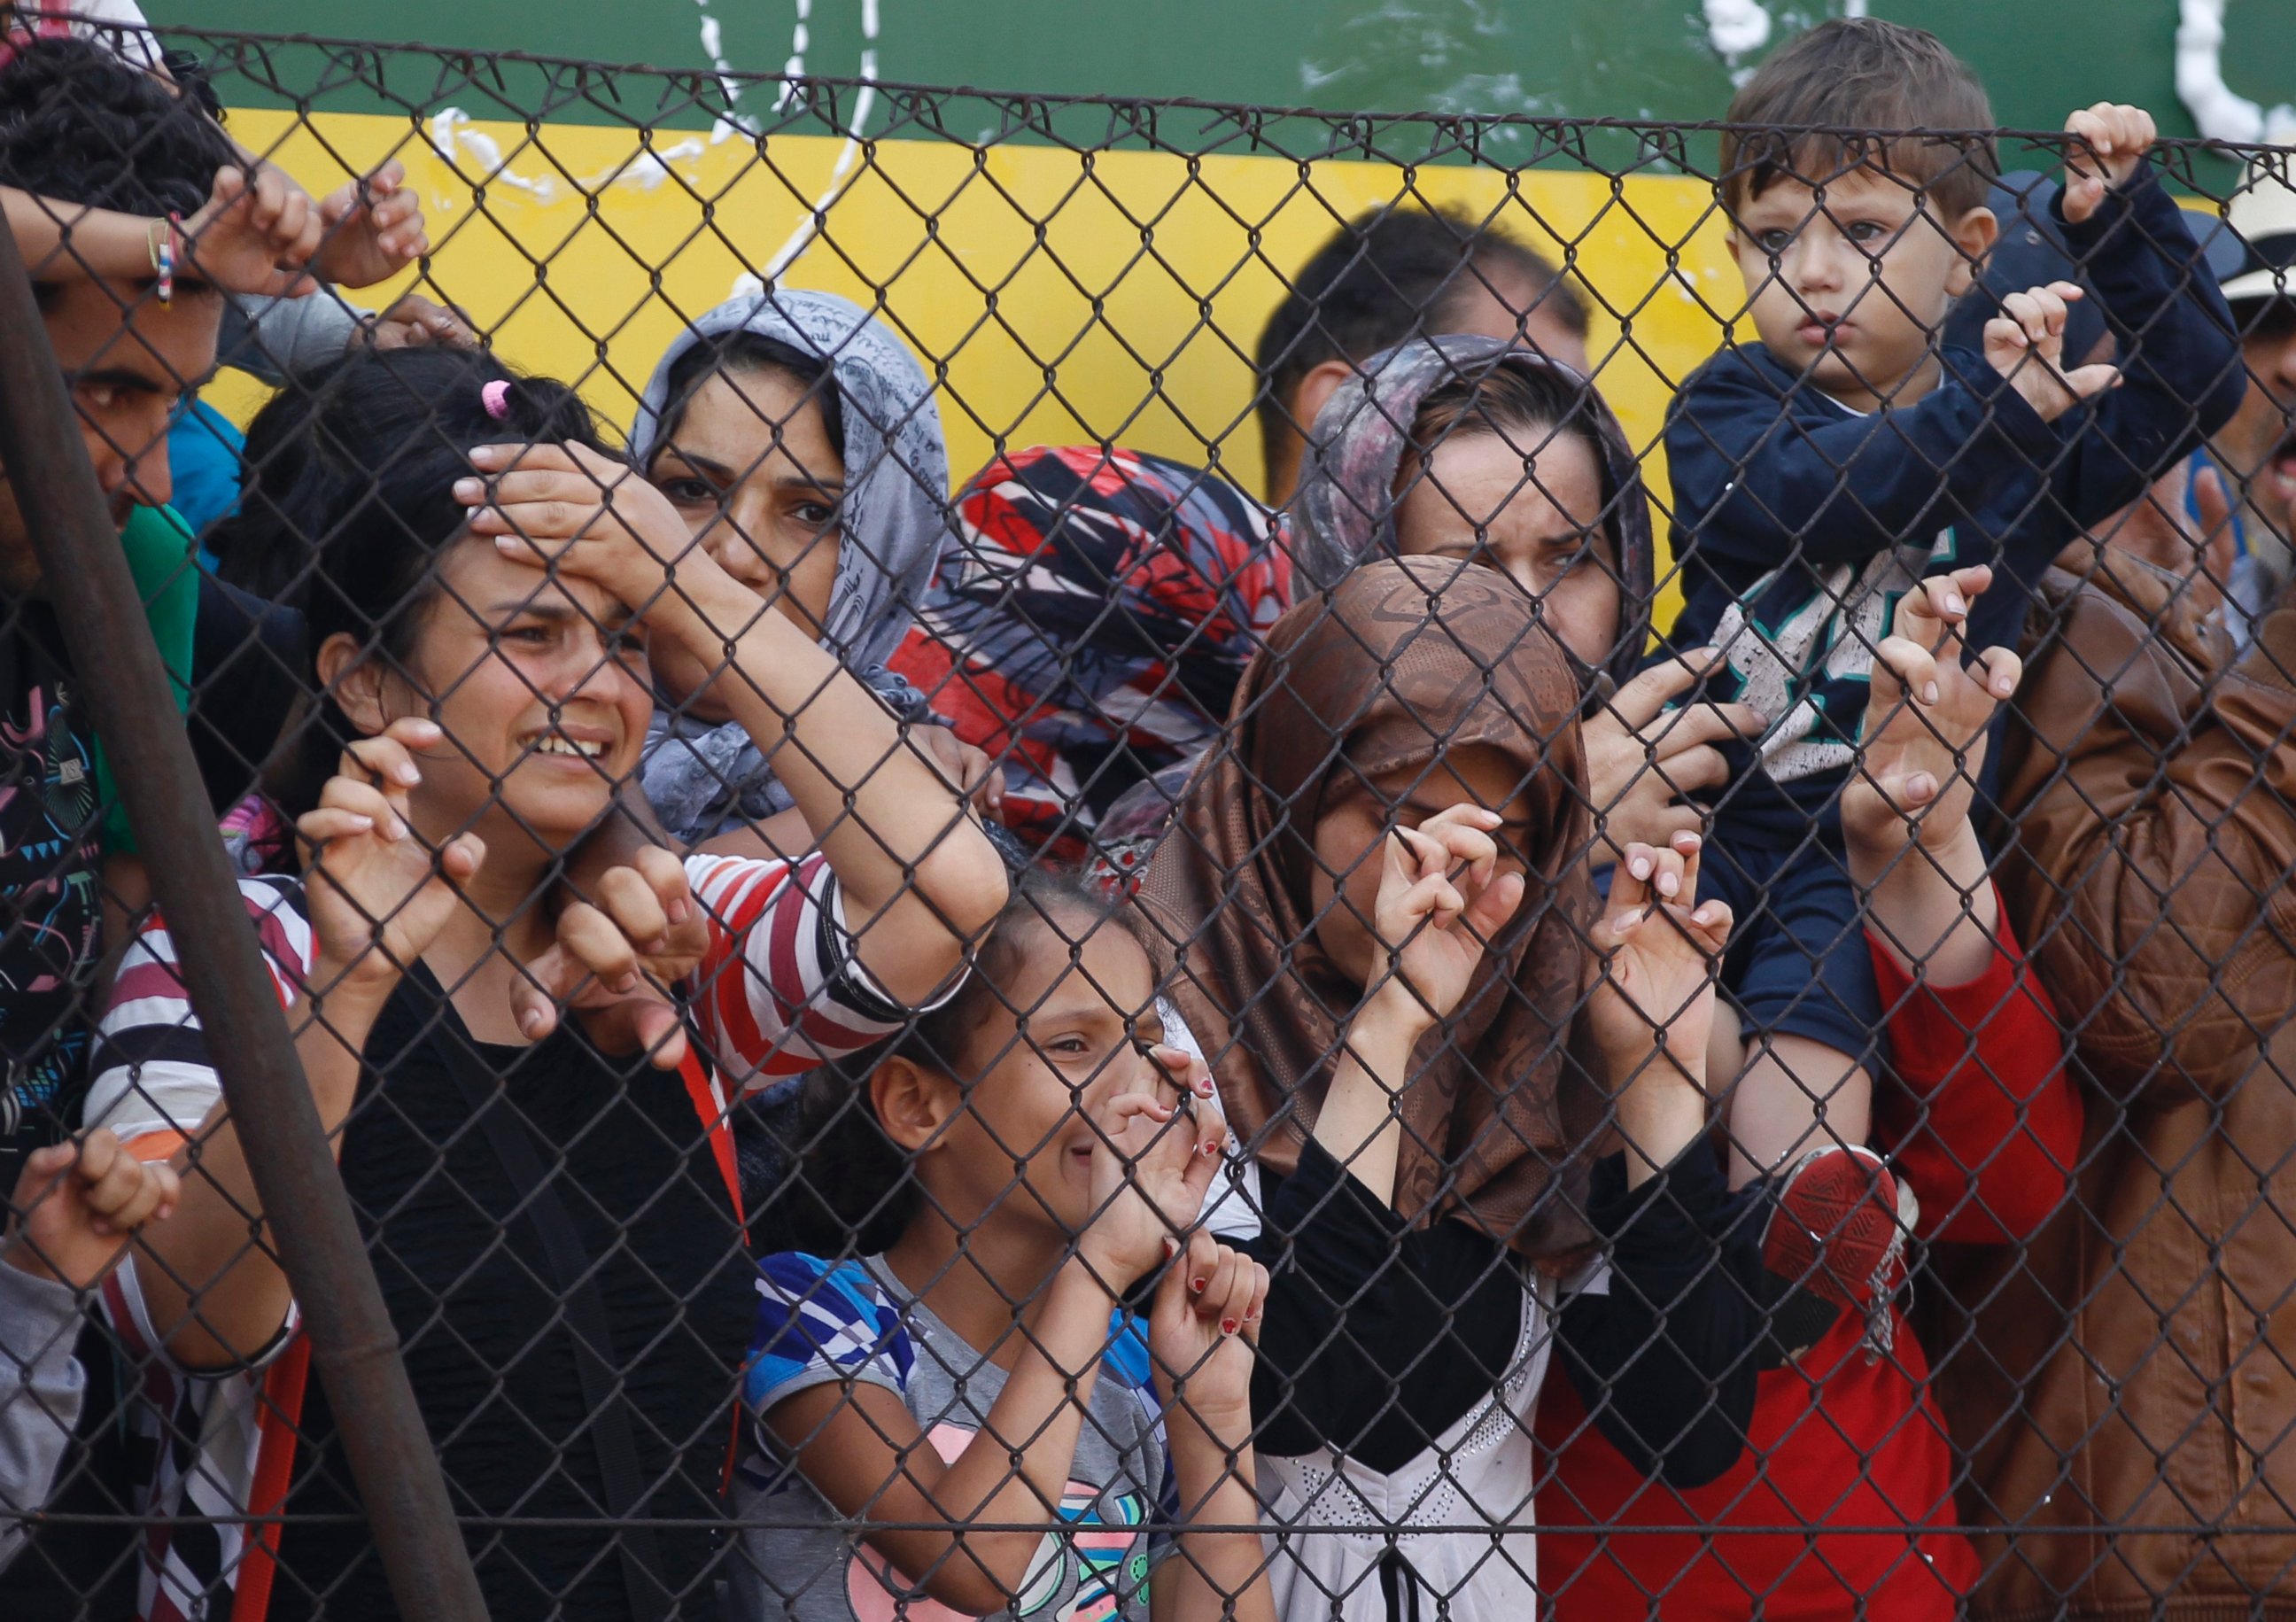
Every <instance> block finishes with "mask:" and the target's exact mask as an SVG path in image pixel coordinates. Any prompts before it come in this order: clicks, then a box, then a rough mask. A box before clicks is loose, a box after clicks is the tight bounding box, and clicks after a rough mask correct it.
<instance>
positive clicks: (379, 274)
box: [311, 158, 430, 287]
mask: <svg viewBox="0 0 2296 1622" xmlns="http://www.w3.org/2000/svg"><path fill="white" fill-rule="evenodd" d="M317 209H318V217H319V225H320V228H321V231H322V233H323V234H322V236H321V238H320V242H319V249H318V251H317V253H316V254H315V255H313V256H312V258H311V268H312V270H313V271H315V272H316V273H317V274H318V275H319V276H320V277H322V278H323V279H324V280H326V281H329V282H332V283H337V284H338V285H340V286H342V287H373V285H374V284H375V283H378V282H384V281H388V280H389V279H390V278H391V277H392V276H395V275H397V274H398V273H399V272H400V271H402V270H404V269H406V266H409V265H410V264H412V263H414V260H416V259H418V258H421V257H422V255H423V254H425V253H428V252H429V251H430V238H429V237H428V236H427V235H425V234H424V233H423V229H422V198H421V197H420V196H418V195H417V194H416V193H415V191H414V187H412V186H410V185H408V184H406V165H405V164H402V163H400V162H399V161H398V160H397V159H396V158H394V159H392V160H390V161H389V162H388V163H386V164H384V165H383V166H382V167H381V168H379V169H377V170H375V171H374V173H373V174H372V175H368V176H365V177H363V178H361V179H358V180H348V181H345V182H344V183H343V184H341V185H340V186H338V187H337V188H336V189H335V190H333V191H332V192H330V193H327V195H326V196H325V197H324V198H322V199H320V200H319V202H318V204H317Z"/></svg>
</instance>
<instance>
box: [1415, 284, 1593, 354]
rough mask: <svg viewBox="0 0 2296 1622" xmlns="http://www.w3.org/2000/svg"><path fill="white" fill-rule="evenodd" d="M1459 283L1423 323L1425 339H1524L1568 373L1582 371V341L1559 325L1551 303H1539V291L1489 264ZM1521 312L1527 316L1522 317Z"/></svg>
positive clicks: (1583, 345) (1583, 352)
mask: <svg viewBox="0 0 2296 1622" xmlns="http://www.w3.org/2000/svg"><path fill="white" fill-rule="evenodd" d="M1460 280H1461V282H1462V283H1464V285H1462V286H1460V287H1458V288H1456V289H1455V290H1454V291H1453V293H1452V295H1451V297H1450V299H1448V300H1447V301H1446V302H1445V304H1444V305H1443V307H1442V310H1441V312H1440V316H1441V318H1440V319H1439V320H1436V321H1431V322H1430V323H1429V324H1428V326H1427V332H1428V335H1429V336H1431V337H1433V336H1437V335H1439V334H1442V333H1446V332H1465V333H1469V334H1471V335H1472V336H1474V337H1477V338H1503V339H1509V340H1518V341H1521V340H1528V341H1529V345H1530V347H1531V348H1534V349H1537V350H1538V352H1539V353H1540V354H1541V355H1544V356H1548V357H1549V358H1551V359H1554V360H1559V361H1561V362H1562V364H1563V365H1566V366H1569V367H1570V368H1571V369H1572V370H1573V371H1577V372H1584V371H1586V370H1587V340H1585V339H1583V338H1581V337H1579V334H1578V333H1576V332H1572V331H1571V330H1570V328H1569V327H1567V326H1565V325H1563V324H1562V321H1561V319H1560V318H1558V317H1557V316H1556V315H1554V310H1553V307H1552V305H1551V303H1547V302H1542V301H1541V300H1540V299H1539V289H1538V288H1537V287H1535V286H1533V285H1532V284H1531V283H1529V281H1528V280H1526V279H1525V278H1524V277H1523V276H1522V275H1521V274H1519V273H1517V272H1515V271H1513V270H1510V269H1509V268H1507V267H1506V266H1505V265H1494V266H1486V267H1484V269H1483V272H1482V274H1480V275H1479V276H1466V277H1462V278H1461V279H1460ZM1526 310H1528V311H1529V315H1527V316H1526V315H1524V314H1523V312H1524V311H1526Z"/></svg>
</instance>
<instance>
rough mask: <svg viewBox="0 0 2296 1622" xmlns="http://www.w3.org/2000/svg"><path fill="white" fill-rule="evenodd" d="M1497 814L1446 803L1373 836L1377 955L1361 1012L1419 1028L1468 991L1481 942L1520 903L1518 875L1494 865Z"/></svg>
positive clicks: (1480, 955) (1444, 1013)
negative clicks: (1377, 865)
mask: <svg viewBox="0 0 2296 1622" xmlns="http://www.w3.org/2000/svg"><path fill="white" fill-rule="evenodd" d="M1501 820H1502V819H1501V818H1500V816H1499V814H1498V813H1497V812H1496V811H1489V810H1486V809H1485V808H1484V807H1481V806H1477V805H1466V804H1462V805H1456V806H1451V807H1447V808H1446V809H1444V810H1441V811H1439V812H1437V813H1436V814H1435V815H1433V816H1431V817H1429V818H1428V819H1427V820H1426V821H1425V822H1423V823H1420V824H1419V826H1418V827H1416V828H1400V827H1399V828H1398V829H1396V830H1395V831H1394V832H1392V833H1390V835H1389V836H1388V837H1387V839H1386V840H1384V841H1383V842H1382V847H1381V855H1380V860H1381V864H1382V865H1381V870H1380V877H1379V898H1378V900H1377V901H1376V902H1375V903H1374V907H1373V918H1372V935H1373V938H1374V941H1375V942H1376V943H1377V945H1378V946H1379V948H1380V953H1381V961H1379V962H1378V963H1376V964H1375V965H1374V968H1373V971H1372V974H1373V979H1372V983H1371V984H1370V985H1369V986H1368V987H1366V988H1365V989H1366V992H1367V994H1368V995H1366V996H1365V1012H1366V1014H1370V1015H1373V1016H1374V1017H1380V1018H1387V1019H1392V1020H1396V1021H1397V1022H1398V1024H1399V1025H1402V1026H1404V1027H1406V1028H1410V1029H1413V1030H1423V1029H1425V1028H1427V1027H1428V1026H1430V1025H1432V1024H1434V1023H1436V1022H1437V1021H1439V1020H1442V1019H1444V1018H1445V1017H1447V1015H1448V1014H1449V1013H1450V1012H1451V1011H1452V1010H1453V1009H1455V1008H1456V1007H1457V1006H1458V1005H1459V999H1460V998H1462V997H1464V996H1465V995H1467V985H1468V982H1469V981H1471V980H1472V979H1473V978H1474V973H1475V966H1476V965H1477V964H1478V963H1481V962H1482V961H1483V953H1484V951H1485V949H1486V948H1487V947H1488V945H1489V943H1490V941H1491V939H1492V938H1494V937H1495V936H1497V934H1498V932H1499V931H1500V930H1503V929H1505V927H1506V923H1507V921H1508V920H1509V919H1511V918H1513V916H1514V913H1515V908H1517V907H1518V906H1520V905H1522V895H1523V880H1522V875H1521V873H1518V872H1500V871H1499V865H1498V863H1499V848H1498V842H1497V840H1494V839H1492V838H1491V831H1492V830H1494V829H1496V828H1497V827H1498V826H1499V823H1500V822H1501ZM1334 905H1341V906H1344V905H1347V903H1346V901H1345V900H1344V899H1341V900H1339V901H1337V902H1335V903H1334Z"/></svg>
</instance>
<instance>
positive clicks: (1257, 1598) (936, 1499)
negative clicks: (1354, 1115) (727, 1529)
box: [734, 873, 1274, 1622]
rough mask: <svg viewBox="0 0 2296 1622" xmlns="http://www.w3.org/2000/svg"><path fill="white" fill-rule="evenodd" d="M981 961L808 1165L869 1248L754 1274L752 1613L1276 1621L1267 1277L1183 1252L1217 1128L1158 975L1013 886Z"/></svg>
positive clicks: (1111, 918) (1048, 892)
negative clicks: (1259, 1371)
mask: <svg viewBox="0 0 2296 1622" xmlns="http://www.w3.org/2000/svg"><path fill="white" fill-rule="evenodd" d="M976 961H977V963H979V965H980V967H979V969H978V970H977V971H976V973H975V975H974V977H973V979H972V980H971V981H970V982H969V983H968V984H967V985H966V986H964V987H963V989H962V990H961V991H960V992H959V993H958V994H957V995H955V997H954V998H952V999H950V1000H949V1001H948V1002H947V1004H944V1005H943V1006H942V1007H940V1008H939V1009H938V1010H936V1011H934V1012H931V1013H930V1014H928V1015H926V1016H924V1017H923V1018H922V1019H921V1020H919V1021H918V1023H917V1025H916V1026H915V1027H914V1029H913V1030H912V1032H911V1034H910V1035H909V1036H906V1038H905V1039H903V1040H902V1041H901V1042H900V1043H899V1044H898V1046H897V1047H896V1048H895V1049H894V1050H893V1051H892V1052H891V1053H890V1054H889V1055H888V1056H886V1057H885V1058H884V1059H882V1060H881V1061H879V1063H878V1065H877V1066H876V1068H875V1069H874V1070H873V1073H872V1075H871V1077H870V1078H869V1082H868V1085H867V1088H866V1090H865V1094H862V1095H859V1096H857V1097H852V1098H849V1099H847V1100H844V1101H842V1104H841V1107H842V1110H844V1111H847V1112H849V1124H850V1125H851V1126H853V1127H855V1128H856V1129H855V1130H849V1131H847V1132H845V1133H843V1134H841V1135H840V1134H836V1133H832V1134H830V1135H828V1137H827V1138H825V1139H824V1142H825V1143H831V1144H835V1145H837V1147H833V1148H831V1149H829V1150H828V1151H826V1152H817V1153H816V1154H815V1156H814V1157H813V1159H812V1167H811V1169H812V1172H813V1175H814V1176H815V1178H816V1182H815V1187H816V1190H817V1191H820V1192H824V1193H830V1192H832V1190H831V1189H830V1188H829V1187H828V1184H830V1183H831V1182H832V1180H833V1182H834V1184H835V1188H834V1190H833V1194H834V1197H835V1199H836V1202H837V1203H839V1204H840V1206H841V1207H842V1208H845V1209H847V1210H849V1211H852V1212H855V1213H858V1214H872V1215H873V1216H874V1217H875V1218H876V1220H874V1221H873V1222H871V1223H869V1224H867V1226H868V1227H870V1228H873V1229H875V1230H876V1232H875V1233H867V1234H866V1235H865V1237H866V1238H870V1239H873V1238H876V1237H879V1236H880V1235H883V1236H885V1238H886V1242H885V1244H884V1248H883V1249H881V1250H880V1251H878V1252H877V1253H875V1254H872V1255H867V1256H865V1257H862V1258H860V1259H857V1260H845V1261H837V1262H832V1261H829V1260H824V1259H822V1258H820V1257H813V1256H807V1255H803V1254H799V1253H797V1252H783V1253H780V1254H777V1255H773V1256H768V1257H764V1258H763V1259H762V1260H761V1261H760V1263H759V1264H758V1274H759V1278H758V1295H759V1298H760V1305H759V1307H758V1328H757V1334H756V1338H755V1340H754V1343H753V1346H752V1355H751V1358H750V1364H749V1365H748V1368H747V1371H746V1373H745V1376H744V1385H743V1396H744V1398H745V1401H746V1405H747V1406H748V1408H749V1411H750V1415H751V1421H750V1424H749V1426H748V1427H747V1430H748V1433H749V1434H748V1438H747V1445H746V1447H745V1451H744V1454H743V1456H742V1460H741V1462H740V1465H739V1468H738V1470H737V1472H736V1482H735V1510H736V1516H735V1519H736V1520H737V1522H738V1523H739V1525H740V1528H741V1545H742V1546H741V1549H740V1552H739V1553H738V1555H737V1557H736V1559H735V1561H734V1588H735V1591H736V1593H738V1594H740V1595H741V1597H742V1607H741V1611H742V1614H743V1615H746V1616H751V1617H760V1618H762V1617H766V1616H787V1617H791V1618H802V1619H803V1622H895V1618H907V1619H909V1622H947V1618H951V1617H952V1616H954V1615H963V1616H968V1617H980V1616H988V1615H997V1616H1007V1617H1030V1618H1037V1617H1042V1618H1046V1622H1102V1619H1103V1618H1114V1617H1118V1616H1121V1617H1123V1618H1128V1619H1130V1622H1177V1619H1178V1618H1194V1617H1199V1616H1201V1617H1204V1618H1214V1617H1221V1616H1226V1615H1233V1616H1234V1618H1237V1622H1273V1615H1274V1613H1273V1609H1272V1606H1271V1604H1270V1602H1269V1600H1268V1596H1267V1582H1266V1578H1265V1577H1264V1576H1263V1575H1262V1567H1263V1565H1264V1563H1265V1558H1264V1555H1263V1552H1262V1550H1261V1547H1260V1539H1259V1535H1258V1533H1257V1531H1256V1530H1254V1529H1252V1528H1255V1526H1256V1523H1257V1521H1258V1519H1259V1504H1258V1503H1257V1501H1256V1499H1255V1497H1254V1495H1253V1491H1252V1486H1251V1483H1252V1473H1253V1463H1252V1454H1251V1364H1252V1353H1251V1341H1252V1339H1253V1335H1254V1332H1255V1326H1256V1325H1257V1323H1258V1321H1259V1309H1260V1303H1261V1301H1262V1299H1263V1298H1264V1297H1265V1295H1266V1291H1267V1274H1266V1272H1265V1270H1263V1269H1262V1268H1260V1267H1259V1266H1258V1265H1257V1264H1255V1263H1253V1262H1252V1261H1251V1259H1250V1258H1248V1257H1243V1256H1242V1255H1240V1254H1238V1253H1237V1252H1235V1251H1234V1250H1231V1249H1228V1248H1227V1247H1226V1246H1225V1245H1222V1244H1219V1243H1218V1241H1215V1240H1213V1239H1212V1238H1211V1237H1210V1235H1209V1233H1203V1232H1198V1231H1193V1230H1194V1229H1195V1226H1196V1222H1197V1216H1198V1214H1199V1212H1200V1210H1201V1207H1202V1204H1203V1200H1204V1194H1205V1191H1206V1190H1207V1189H1208V1188H1209V1187H1210V1184H1211V1181H1212V1178H1213V1176H1214V1174H1215V1173H1216V1172H1217V1171H1218V1168H1219V1166H1220V1153H1221V1150H1222V1147H1223V1145H1224V1144H1225V1143H1226V1135H1227V1133H1226V1124H1225V1123H1224V1122H1223V1121H1222V1119H1221V1118H1220V1117H1219V1115H1218V1108H1217V1104H1216V1102H1214V1098H1213V1088H1212V1085H1211V1078H1210V1074H1209V1072H1208V1071H1206V1070H1205V1069H1204V1067H1203V1063H1202V1061H1201V1060H1191V1059H1190V1058H1189V1057H1188V1056H1187V1055H1186V1054H1185V1053H1180V1052H1179V1051H1177V1050H1176V1049H1172V1048H1168V1047H1164V1046H1163V1045H1162V1044H1161V1036H1162V1032H1161V1028H1160V1023H1159V1021H1158V1018H1157V1012H1156V1001H1155V995H1154V994H1155V986H1154V979H1153V976H1152V971H1151V968H1150V964H1149V959H1148V955H1147V954H1146V952H1145V951H1144V949H1143V948H1142V946H1141V944H1140V942H1139V941H1138V939H1137V938H1135V936H1134V935H1133V934H1132V932H1131V931H1130V930H1129V929H1128V928H1127V927H1126V925H1125V922H1124V921H1123V919H1122V917H1121V915H1120V914H1117V913H1111V912H1110V911H1109V909H1108V907H1107V905H1106V904H1105V903H1103V902H1102V901H1100V900H1098V899H1097V898H1095V897H1092V896H1090V895H1088V894H1087V892H1085V891H1083V890H1081V889H1077V888H1075V887H1073V886H1071V885H1069V884H1066V883H1064V882H1062V881H1056V880H1051V879H1047V878H1046V877H1045V876H1043V875H1042V874H1037V873H1031V874H1029V875H1028V876H1026V877H1024V878H1023V879H1021V881H1019V882H1018V884H1017V886H1016V889H1015V891H1014V895H1013V902H1012V904H1011V905H1009V906H1008V907H1007V908H1006V910H1005V914H1004V916H1003V917H1002V918H1001V919H1000V920H999V922H997V924H996V927H995V929H994V930H992V931H991V933H990V934H989V936H988V938H987V940H986V942H985V943H984V944H983V945H982V946H981V947H980V950H979V952H978V954H977V958H976ZM853 1140H860V1142H859V1143H858V1144H857V1143H855V1142H854V1141H853ZM873 1161H874V1162H877V1163H879V1166H878V1167H872V1165H871V1164H870V1162H873ZM1168 1259H1169V1260H1170V1261H1171V1266H1169V1267H1167V1268H1166V1271H1165V1274H1164V1276H1163V1278H1162V1280H1161V1282H1160V1283H1159V1284H1158V1286H1157V1287H1156V1289H1155V1291H1154V1298H1153V1305H1152V1307H1151V1309H1150V1310H1149V1311H1148V1313H1147V1315H1146V1318H1145V1321H1144V1322H1142V1321H1140V1320H1137V1319H1136V1318H1134V1317H1133V1316H1132V1315H1131V1314H1130V1313H1128V1311H1127V1310H1126V1308H1125V1307H1124V1305H1123V1303H1124V1300H1125V1298H1126V1297H1127V1295H1128V1293H1129V1292H1130V1291H1131V1290H1132V1288H1133V1286H1134V1285H1136V1283H1138V1282H1140V1281H1141V1280H1143V1279H1144V1278H1145V1277H1146V1276H1147V1275H1148V1274H1151V1273H1152V1272H1154V1271H1155V1270H1156V1269H1157V1268H1158V1267H1159V1266H1163V1265H1164V1264H1165V1263H1166V1262H1167V1260H1168ZM1199 1526H1201V1527H1203V1528H1208V1529H1205V1530H1201V1531H1199V1530H1195V1529H1193V1528H1196V1527H1199ZM1209 1528H1228V1529H1226V1530H1212V1529H1209ZM1175 1552H1177V1553H1178V1554H1179V1555H1180V1558H1179V1559H1177V1560H1169V1561H1168V1560H1166V1558H1165V1557H1166V1556H1168V1555H1169V1554H1172V1553H1175Z"/></svg>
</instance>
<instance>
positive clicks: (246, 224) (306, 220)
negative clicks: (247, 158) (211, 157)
mask: <svg viewBox="0 0 2296 1622" xmlns="http://www.w3.org/2000/svg"><path fill="white" fill-rule="evenodd" d="M180 229H181V231H182V233H183V248H184V259H185V267H186V268H187V269H189V270H190V271H191V272H193V274H196V275H198V276H199V277H200V278H201V280H203V281H206V282H210V283H214V284H215V285H216V286H217V287H219V288H221V289H223V290H224V291H225V292H233V293H250V294H258V295H261V294H269V295H283V296H285V297H287V298H291V299H299V298H301V297H303V296H304V295H305V294H307V293H309V292H311V291H314V290H315V289H316V287H317V285H318V283H316V282H314V281H313V280H312V279H311V275H310V264H311V256H312V255H313V254H315V253H316V252H317V251H318V248H319V230H320V220H319V216H318V213H317V211H316V209H313V208H312V206H311V199H310V195H309V193H307V192H305V191H304V190H303V188H302V187H301V186H299V185H297V184H295V183H294V182H293V181H292V180H290V179H289V178H288V177H287V174H286V171H285V170H283V169H280V168H274V167H273V166H272V165H270V164H267V163H264V164H258V165H257V166H256V167H255V171H254V173H253V174H252V175H251V176H250V174H249V173H248V172H247V171H246V170H244V169H239V168H222V169H217V171H216V177H215V185H214V188H213V190H211V191H210V192H209V195H208V201H207V204H206V206H205V207H204V208H202V209H200V211H199V212H198V213H196V214H194V215H193V216H192V217H190V218H189V219H186V220H184V222H183V224H182V225H181V227H180ZM185 381H187V382H188V381H192V380H190V379H186V380H185Z"/></svg>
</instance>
